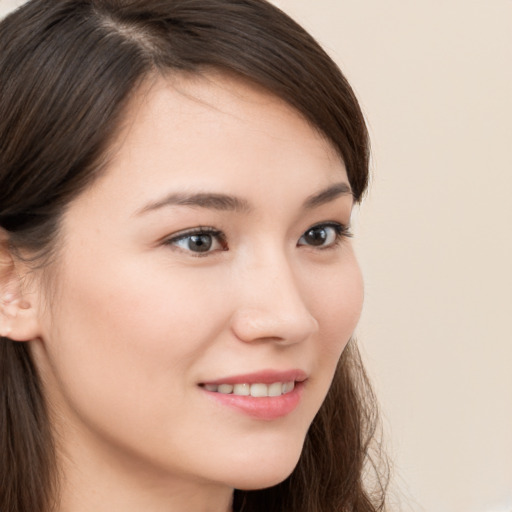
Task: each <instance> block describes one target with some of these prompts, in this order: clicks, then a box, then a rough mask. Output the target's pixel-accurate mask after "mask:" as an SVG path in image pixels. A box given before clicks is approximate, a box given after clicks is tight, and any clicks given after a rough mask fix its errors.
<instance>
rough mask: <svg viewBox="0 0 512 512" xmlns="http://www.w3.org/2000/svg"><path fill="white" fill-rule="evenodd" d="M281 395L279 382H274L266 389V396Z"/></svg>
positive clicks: (281, 389) (281, 388) (281, 390)
mask: <svg viewBox="0 0 512 512" xmlns="http://www.w3.org/2000/svg"><path fill="white" fill-rule="evenodd" d="M282 394H283V385H282V384H281V382H274V384H270V386H269V387H268V396H281V395H282Z"/></svg>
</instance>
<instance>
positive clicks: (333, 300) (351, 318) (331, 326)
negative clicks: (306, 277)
mask: <svg viewBox="0 0 512 512" xmlns="http://www.w3.org/2000/svg"><path fill="white" fill-rule="evenodd" d="M316 290H317V292H316V294H315V296H314V305H313V306H312V307H313V308H314V311H315V313H314V314H315V317H316V318H317V320H318V323H319V328H320V333H319V334H320V340H321V344H322V345H323V348H324V350H325V351H326V353H327V354H328V355H332V356H334V357H335V358H336V359H337V358H339V356H340V355H341V352H342V351H343V349H344V348H345V345H346V344H347V343H348V341H349V339H350V337H351V336H352V334H353V332H354V330H355V328H356V326H357V323H358V321H359V318H360V316H361V311H362V306H363V295H364V294H363V279H362V274H361V271H360V268H359V265H358V263H357V260H356V258H355V256H354V254H353V253H352V251H350V254H349V255H348V257H347V258H346V259H345V261H344V262H343V264H342V265H340V266H339V268H338V269H337V270H336V271H332V272H330V273H327V274H326V275H325V276H324V278H323V286H319V287H317V288H316Z"/></svg>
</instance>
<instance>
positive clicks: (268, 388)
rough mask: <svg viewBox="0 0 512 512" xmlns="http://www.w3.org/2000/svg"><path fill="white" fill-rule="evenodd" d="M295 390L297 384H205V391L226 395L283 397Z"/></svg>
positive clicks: (291, 382) (292, 382)
mask: <svg viewBox="0 0 512 512" xmlns="http://www.w3.org/2000/svg"><path fill="white" fill-rule="evenodd" d="M294 388H295V382H294V381H293V380H292V381H290V382H274V383H273V384H260V383H255V384H234V385H233V384H218V385H217V384H205V385H204V389H206V390H207V391H213V392H216V393H222V394H224V395H230V394H233V395H238V396H253V397H256V398H259V397H265V396H281V395H285V394H286V393H290V391H293V390H294Z"/></svg>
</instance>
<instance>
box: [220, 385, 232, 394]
mask: <svg viewBox="0 0 512 512" xmlns="http://www.w3.org/2000/svg"><path fill="white" fill-rule="evenodd" d="M218 392H219V393H222V394H224V395H229V394H230V393H232V392H233V386H232V385H231V384H220V385H219V389H218Z"/></svg>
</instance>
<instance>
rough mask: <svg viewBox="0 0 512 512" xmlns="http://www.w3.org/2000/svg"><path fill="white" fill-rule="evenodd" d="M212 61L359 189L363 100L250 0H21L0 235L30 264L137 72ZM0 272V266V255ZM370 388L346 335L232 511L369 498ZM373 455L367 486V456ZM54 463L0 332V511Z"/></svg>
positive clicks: (92, 172)
mask: <svg viewBox="0 0 512 512" xmlns="http://www.w3.org/2000/svg"><path fill="white" fill-rule="evenodd" d="M209 69H215V70H219V71H224V72H228V73H234V74H236V75H238V76H240V77H243V78H245V79H247V80H250V81H252V82H253V83H256V84H259V85H260V86H262V87H264V88H265V89H267V90H268V91H270V92H272V93H273V94H275V95H276V96H278V97H280V98H281V99H283V100H284V101H286V102H287V103H289V104H290V105H292V106H293V107H294V108H295V109H296V110H297V111H298V112H300V113H301V114H302V115H303V116H304V117H305V118H306V119H307V120H308V121H309V122H310V123H311V125H312V126H314V127H315V128H316V129H318V130H319V131H320V132H321V133H322V134H323V135H324V136H325V137H326V138H327V139H328V140H329V141H330V142H331V143H332V145H333V146H334V148H336V149H337V151H338V153H339V155H340V158H342V159H343V161H344V162H345V165H346V168H347V174H348V178H349V181H350V184H351V186H352V189H353V192H354V197H355V199H356V201H359V200H360V199H361V197H362V195H363V193H364V191H365V189H366V186H367V182H368V158H369V142H368V134H367V130H366V126H365V123H364V119H363V115H362V113H361V110H360V107H359V105H358V102H357V100H356V98H355V96H354V94H353V92H352V89H351V87H350V85H349V84H348V82H347V81H346V79H345V78H344V76H343V75H342V73H341V72H340V70H339V69H338V67H337V66H336V65H335V64H334V63H333V61H332V60H331V59H330V58H329V57H328V56H327V54H326V53H325V52H324V51H323V50H322V49H321V48H320V46H319V45H318V44H317V43H316V42H315V41H314V39H313V38H312V37H311V36H310V35H308V34H307V33H306V32H305V31H304V29H302V28H301V27H300V26H299V25H297V24H296V23H295V22H294V21H293V20H291V19H290V18H289V17H288V16H287V15H285V14H284V13H283V12H281V11H280V10H279V9H278V8H276V7H274V6H272V5H271V4H269V3H267V2H266V1H264V0H52V1H51V2H48V0H32V1H29V2H28V3H26V4H25V5H23V6H22V7H21V8H19V9H18V10H17V11H15V12H13V13H12V14H10V15H9V16H8V17H7V18H6V19H5V20H3V21H2V22H1V23H0V234H3V236H2V237H0V242H1V243H2V244H3V248H2V250H4V251H9V252H10V253H11V254H12V255H14V256H16V257H21V256H20V255H21V253H22V252H23V254H25V255H26V254H30V255H31V258H30V259H31V261H32V263H33V264H37V265H39V266H41V267H43V268H44V266H45V265H46V264H47V263H48V261H50V260H51V257H52V255H54V250H55V249H56V246H57V244H56V239H57V235H58V233H59V221H60V219H61V216H62V213H63V212H64V210H65V207H66V205H67V204H69V202H70V201H72V200H73V199H74V198H75V197H77V196H78V195H79V194H80V192H81V191H82V190H83V189H84V188H85V187H87V186H89V185H90V184H91V183H92V182H93V180H94V179H95V177H96V176H98V175H99V174H100V173H101V170H102V167H103V166H104V164H105V163H106V161H107V158H108V149H109V147H110V144H111V143H112V139H113V137H114V135H115V134H116V128H118V127H119V125H120V123H121V121H122V115H123V112H124V110H125V106H126V104H127V103H128V101H129V99H130V97H131V95H132V94H133V93H134V91H136V90H137V88H138V86H139V85H141V84H142V82H143V81H144V80H145V79H146V78H147V77H148V76H149V75H151V74H155V73H159V74H163V75H168V74H169V73H203V72H207V71H208V70H209ZM0 271H1V269H0ZM375 410H376V409H375V400H374V396H373V394H372V391H371V388H370V386H369V384H368V380H367V378H366V376H365V373H364V369H363V366H362V364H361V361H360V358H359V354H358V351H357V348H356V346H355V344H354V342H350V343H349V346H348V347H347V348H346V349H345V351H344V353H343V355H342V357H341V360H340V362H339V365H338V369H337V372H336V375H335V378H334V381H333V384H332V387H331V389H330V391H329V393H328V395H327V398H326V400H325V402H324V404H323V405H322V407H321V409H320V411H319V413H318V415H317V416H316V418H315V420H314V421H313V424H312V425H311V428H310V429H309V432H308V435H307V438H306V441H305V445H304V449H303V452H302V455H301V458H300V461H299V463H298V465H297V467H296V469H295V470H294V471H293V473H292V474H291V476H290V477H289V478H287V479H286V480H285V481H284V482H282V483H280V484H279V485H276V486H275V487H272V488H269V489H263V490H259V491H238V490H237V491H235V498H234V509H235V510H236V511H239V512H251V511H254V512H256V511H259V512H261V511H262V510H265V511H266V512H274V511H275V512H277V511H279V512H286V511H290V512H292V511H293V512H331V511H332V512H334V511H337V512H340V511H346V512H348V511H350V512H376V511H378V510H382V509H383V507H384V496H385V478H382V477H380V476H379V471H378V470H379V468H378V467H377V466H376V463H375V462H373V461H372V460H371V459H370V453H371V450H370V444H371V443H372V440H373V439H374V431H375V424H376V412H375ZM372 467H373V468H377V471H376V472H375V475H376V476H377V478H376V479H375V478H373V479H372V481H373V483H374V484H376V485H373V486H372V488H371V489H370V488H369V487H368V483H367V478H366V477H365V475H366V474H367V471H368V469H369V468H370V469H371V468H372ZM57 482H58V474H57V468H56V461H55V451H54V445H53V440H52V432H51V425H50V421H49V416H48V411H47V405H46V403H45V399H44V396H43V393H42V390H41V384H40V380H39V378H38V375H37V369H36V368H35V367H34V365H33V363H32V361H31V358H30V354H29V351H28V349H27V346H26V344H21V343H15V342H13V341H12V340H10V339H8V338H2V339H1V341H0V510H1V511H2V512H27V511H32V510H33V511H38V512H49V511H50V510H52V508H53V506H54V503H55V502H56V500H57V496H58V486H57Z"/></svg>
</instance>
